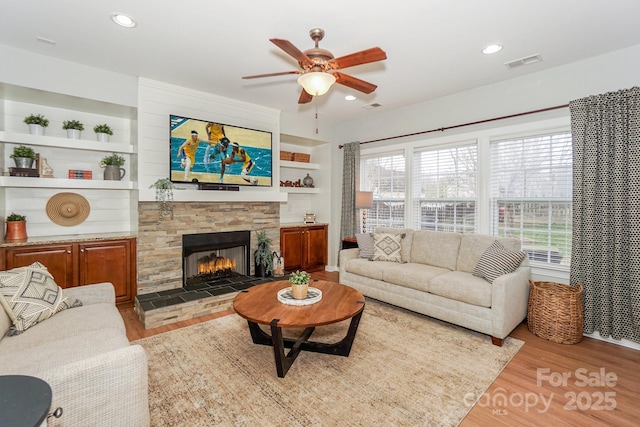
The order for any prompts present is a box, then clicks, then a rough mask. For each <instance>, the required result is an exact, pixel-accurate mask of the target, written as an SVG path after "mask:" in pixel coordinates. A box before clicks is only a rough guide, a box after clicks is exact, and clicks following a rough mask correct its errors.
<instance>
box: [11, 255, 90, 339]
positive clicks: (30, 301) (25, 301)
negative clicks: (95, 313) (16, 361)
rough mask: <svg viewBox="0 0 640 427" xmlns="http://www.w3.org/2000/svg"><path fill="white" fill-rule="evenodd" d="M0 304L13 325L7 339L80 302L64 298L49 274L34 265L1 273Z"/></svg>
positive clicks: (39, 266) (80, 303) (78, 304)
mask: <svg viewBox="0 0 640 427" xmlns="http://www.w3.org/2000/svg"><path fill="white" fill-rule="evenodd" d="M0 304H2V306H3V307H4V309H5V311H6V312H7V314H8V315H9V317H10V318H11V321H12V322H13V325H12V326H11V328H9V332H8V335H18V334H20V333H22V332H24V331H26V330H27V329H28V328H30V327H31V326H33V325H35V324H37V323H39V322H42V321H44V320H46V319H48V318H50V317H51V316H53V315H54V314H56V313H59V312H61V311H62V310H65V309H67V308H71V307H77V306H80V305H82V302H80V301H78V300H76V299H71V300H70V299H69V298H66V297H65V296H64V294H63V292H62V288H61V287H60V286H58V284H57V283H56V282H55V281H54V280H53V276H51V273H49V270H47V268H46V267H45V266H44V265H42V264H40V263H39V262H34V263H33V264H31V265H30V266H28V267H20V268H14V269H13V270H8V271H2V272H0Z"/></svg>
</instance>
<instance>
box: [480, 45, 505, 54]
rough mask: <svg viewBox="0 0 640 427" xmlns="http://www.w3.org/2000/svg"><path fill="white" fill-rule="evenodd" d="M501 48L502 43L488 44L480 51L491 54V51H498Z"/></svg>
mask: <svg viewBox="0 0 640 427" xmlns="http://www.w3.org/2000/svg"><path fill="white" fill-rule="evenodd" d="M501 50H502V45H499V44H490V45H489V46H486V47H485V48H484V49H482V53H484V54H485V55H491V54H492V53H496V52H500V51H501Z"/></svg>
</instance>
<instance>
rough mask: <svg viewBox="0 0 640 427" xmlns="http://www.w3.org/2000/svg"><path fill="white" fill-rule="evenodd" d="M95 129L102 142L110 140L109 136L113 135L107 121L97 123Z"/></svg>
mask: <svg viewBox="0 0 640 427" xmlns="http://www.w3.org/2000/svg"><path fill="white" fill-rule="evenodd" d="M93 131H94V132H95V133H96V137H97V138H98V141H100V142H109V136H110V135H113V131H112V130H111V128H110V127H109V125H107V124H106V123H105V124H101V125H95V126H94V128H93Z"/></svg>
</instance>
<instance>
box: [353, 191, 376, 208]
mask: <svg viewBox="0 0 640 427" xmlns="http://www.w3.org/2000/svg"><path fill="white" fill-rule="evenodd" d="M372 207H373V192H371V191H356V209H371V208H372Z"/></svg>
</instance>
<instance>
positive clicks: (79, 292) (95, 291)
mask: <svg viewBox="0 0 640 427" xmlns="http://www.w3.org/2000/svg"><path fill="white" fill-rule="evenodd" d="M63 292H64V294H65V295H66V296H68V297H72V298H77V299H79V300H80V301H82V304H83V305H89V304H98V303H103V302H106V303H110V304H114V305H115V303H116V291H115V289H114V288H113V285H112V284H111V283H109V282H104V283H96V284H93V285H84V286H76V287H75V288H65V289H64V291H63Z"/></svg>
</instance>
